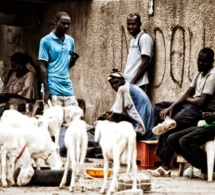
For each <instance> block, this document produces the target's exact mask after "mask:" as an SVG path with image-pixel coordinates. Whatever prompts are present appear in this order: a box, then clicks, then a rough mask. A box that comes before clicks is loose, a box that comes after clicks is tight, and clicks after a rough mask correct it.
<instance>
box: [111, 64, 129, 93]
mask: <svg viewBox="0 0 215 195" xmlns="http://www.w3.org/2000/svg"><path fill="white" fill-rule="evenodd" d="M108 81H109V83H110V85H111V87H112V88H113V90H114V91H116V92H117V91H118V89H119V87H120V86H122V85H124V84H125V78H124V76H123V75H122V73H121V72H119V70H118V69H117V68H113V69H112V72H111V74H110V76H109V77H108Z"/></svg>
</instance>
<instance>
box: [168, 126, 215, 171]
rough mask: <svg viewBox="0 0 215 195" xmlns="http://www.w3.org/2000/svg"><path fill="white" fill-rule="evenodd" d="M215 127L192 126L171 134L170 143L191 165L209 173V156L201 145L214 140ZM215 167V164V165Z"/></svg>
mask: <svg viewBox="0 0 215 195" xmlns="http://www.w3.org/2000/svg"><path fill="white" fill-rule="evenodd" d="M214 137H215V127H190V128H188V129H184V130H182V131H179V132H176V133H173V134H171V135H170V136H169V137H168V140H167V142H168V145H169V146H170V147H171V148H172V149H173V150H174V151H175V152H176V153H177V154H179V155H182V156H183V157H184V158H185V159H186V160H187V161H188V162H189V163H190V164H191V165H193V166H194V167H196V168H199V169H201V170H202V172H203V173H207V156H206V152H205V150H204V149H203V148H202V147H201V146H202V145H203V144H205V143H206V142H207V141H209V140H214ZM214 168H215V166H214Z"/></svg>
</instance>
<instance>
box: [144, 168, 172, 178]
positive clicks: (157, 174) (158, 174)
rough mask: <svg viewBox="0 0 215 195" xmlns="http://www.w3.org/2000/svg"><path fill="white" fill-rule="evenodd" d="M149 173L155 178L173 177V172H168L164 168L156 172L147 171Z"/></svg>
mask: <svg viewBox="0 0 215 195" xmlns="http://www.w3.org/2000/svg"><path fill="white" fill-rule="evenodd" d="M147 172H148V173H150V174H151V175H153V176H155V177H170V176H171V171H170V170H168V171H166V170H165V169H164V168H163V167H161V166H160V167H158V168H157V169H155V170H150V169H148V170H147Z"/></svg>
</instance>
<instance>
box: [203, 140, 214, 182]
mask: <svg viewBox="0 0 215 195" xmlns="http://www.w3.org/2000/svg"><path fill="white" fill-rule="evenodd" d="M205 151H206V153H207V167H208V181H209V182H211V181H212V180H213V170H214V160H215V139H214V140H213V141H208V142H206V144H205Z"/></svg>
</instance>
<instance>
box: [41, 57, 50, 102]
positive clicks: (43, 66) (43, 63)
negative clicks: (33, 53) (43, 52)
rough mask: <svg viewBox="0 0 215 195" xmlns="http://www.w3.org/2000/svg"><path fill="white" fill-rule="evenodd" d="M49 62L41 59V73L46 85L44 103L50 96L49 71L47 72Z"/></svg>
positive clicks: (44, 85)
mask: <svg viewBox="0 0 215 195" xmlns="http://www.w3.org/2000/svg"><path fill="white" fill-rule="evenodd" d="M47 66H48V64H47V62H46V61H45V60H40V74H41V79H42V83H43V87H44V97H43V101H44V103H46V104H47V103H48V99H49V98H50V93H49V88H48V72H47Z"/></svg>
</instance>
